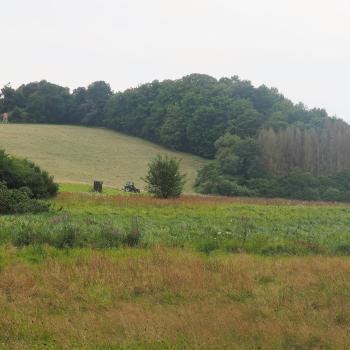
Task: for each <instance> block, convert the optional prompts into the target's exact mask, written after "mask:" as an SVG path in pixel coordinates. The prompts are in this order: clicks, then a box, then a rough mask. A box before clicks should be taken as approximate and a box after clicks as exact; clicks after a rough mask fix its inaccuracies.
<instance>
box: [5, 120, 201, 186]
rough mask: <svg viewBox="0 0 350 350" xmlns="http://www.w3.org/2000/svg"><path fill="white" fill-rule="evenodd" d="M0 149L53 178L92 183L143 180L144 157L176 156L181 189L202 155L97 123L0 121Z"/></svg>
mask: <svg viewBox="0 0 350 350" xmlns="http://www.w3.org/2000/svg"><path fill="white" fill-rule="evenodd" d="M0 148H2V149H5V151H6V152H7V153H9V154H12V155H16V156H20V157H25V158H28V159H30V160H32V161H34V162H35V163H37V164H38V165H39V166H41V167H42V168H43V169H46V170H48V171H49V173H50V174H52V175H54V177H55V180H56V181H58V182H82V183H92V181H93V180H101V181H104V184H106V185H109V186H117V187H121V186H122V185H124V184H125V182H126V181H128V180H131V181H134V182H135V184H136V185H137V186H139V187H141V188H142V187H143V186H144V183H143V182H142V180H141V179H140V178H141V177H143V176H145V174H146V170H147V164H148V162H149V161H150V160H151V159H152V158H153V157H155V156H156V155H157V154H166V153H167V154H169V155H172V156H176V157H177V158H178V159H181V169H182V172H184V173H186V174H187V184H186V187H185V191H186V192H191V191H192V185H193V182H194V179H195V177H196V172H197V170H198V169H199V168H200V167H201V166H202V165H203V164H204V163H205V160H203V159H201V158H199V157H195V156H192V155H189V154H186V153H179V152H172V151H169V150H167V149H165V148H163V147H161V146H159V145H155V144H153V143H151V142H148V141H144V140H141V139H139V138H135V137H131V136H127V135H124V134H120V133H116V132H114V131H110V130H106V129H102V128H86V127H80V126H66V125H39V124H7V125H0Z"/></svg>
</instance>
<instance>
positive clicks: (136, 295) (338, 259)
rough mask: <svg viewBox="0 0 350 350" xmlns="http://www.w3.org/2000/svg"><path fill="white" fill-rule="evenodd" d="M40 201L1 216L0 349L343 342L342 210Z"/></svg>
mask: <svg viewBox="0 0 350 350" xmlns="http://www.w3.org/2000/svg"><path fill="white" fill-rule="evenodd" d="M67 191H69V192H67ZM73 191H74V192H73ZM51 204H52V209H51V212H50V213H46V214H38V215H28V216H27V215H18V216H1V217H0V308H1V310H2V317H1V318H0V348H3V349H9V348H10V349H346V348H349V346H350V340H349V337H348V334H349V330H350V313H349V310H350V298H349V295H350V260H349V258H348V257H347V255H350V225H349V224H350V206H347V205H344V204H334V205H330V204H329V203H317V202H316V203H304V202H297V201H284V200H264V199H247V198H224V197H203V196H193V195H187V196H182V197H181V198H179V199H172V200H160V199H156V198H153V197H150V196H148V195H145V194H143V195H123V194H121V193H120V191H118V190H115V189H112V188H109V189H107V191H106V193H104V194H94V193H90V192H89V186H88V185H77V184H64V185H61V186H60V193H59V195H58V196H57V197H56V198H55V199H53V200H51Z"/></svg>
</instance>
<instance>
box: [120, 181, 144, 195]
mask: <svg viewBox="0 0 350 350" xmlns="http://www.w3.org/2000/svg"><path fill="white" fill-rule="evenodd" d="M123 191H124V192H132V193H140V190H139V189H138V188H137V187H136V186H135V184H134V183H133V182H132V181H128V182H127V183H126V184H125V186H124V187H123Z"/></svg>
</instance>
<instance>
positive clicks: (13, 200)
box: [0, 182, 50, 214]
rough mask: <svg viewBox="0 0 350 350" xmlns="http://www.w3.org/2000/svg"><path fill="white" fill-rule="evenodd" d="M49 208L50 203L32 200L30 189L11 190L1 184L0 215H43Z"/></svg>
mask: <svg viewBox="0 0 350 350" xmlns="http://www.w3.org/2000/svg"><path fill="white" fill-rule="evenodd" d="M49 208H50V205H49V203H47V202H44V201H42V200H38V199H34V198H32V192H31V190H30V189H29V188H28V187H22V188H19V189H9V188H7V187H6V185H5V184H4V183H1V182H0V214H22V213H41V212H46V211H48V210H49Z"/></svg>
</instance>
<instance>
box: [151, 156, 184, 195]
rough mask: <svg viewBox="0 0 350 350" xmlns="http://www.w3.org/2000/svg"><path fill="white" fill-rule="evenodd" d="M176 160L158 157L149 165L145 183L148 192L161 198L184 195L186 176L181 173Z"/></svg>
mask: <svg viewBox="0 0 350 350" xmlns="http://www.w3.org/2000/svg"><path fill="white" fill-rule="evenodd" d="M179 167H180V162H179V161H178V160H176V158H169V157H168V156H164V157H162V156H160V155H158V156H157V157H156V158H155V159H154V160H153V161H152V162H151V163H150V164H149V165H148V173H147V176H146V178H145V179H144V181H145V182H146V184H147V186H146V190H147V191H148V192H150V193H151V194H153V195H155V196H156V197H159V198H175V197H179V196H180V195H181V193H182V190H183V186H184V184H185V175H183V174H181V173H180V169H179Z"/></svg>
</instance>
